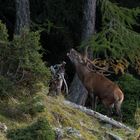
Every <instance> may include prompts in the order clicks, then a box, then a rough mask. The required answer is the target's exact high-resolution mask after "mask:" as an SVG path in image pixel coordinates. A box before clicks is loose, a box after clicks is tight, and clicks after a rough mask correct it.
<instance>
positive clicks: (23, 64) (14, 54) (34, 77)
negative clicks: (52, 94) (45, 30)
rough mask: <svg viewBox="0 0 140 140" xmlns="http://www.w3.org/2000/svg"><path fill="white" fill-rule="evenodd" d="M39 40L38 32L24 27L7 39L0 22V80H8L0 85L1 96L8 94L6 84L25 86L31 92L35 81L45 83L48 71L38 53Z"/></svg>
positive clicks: (47, 78) (48, 75)
mask: <svg viewBox="0 0 140 140" xmlns="http://www.w3.org/2000/svg"><path fill="white" fill-rule="evenodd" d="M39 41H40V36H39V32H29V31H28V30H25V29H24V30H23V31H22V34H21V35H17V36H14V38H13V40H12V41H9V40H8V34H7V29H6V27H5V25H4V24H2V23H1V22H0V82H1V83H4V82H5V81H9V82H7V83H9V84H5V86H1V87H0V89H1V91H4V93H3V92H1V93H0V94H1V95H2V96H4V95H5V96H7V95H9V94H8V91H7V90H6V89H9V88H10V87H9V88H8V87H7V86H8V85H9V86H13V87H15V88H12V87H11V88H12V89H17V88H18V86H20V89H21V87H25V88H28V90H29V92H31V90H32V91H33V90H34V89H33V88H34V85H36V84H37V83H39V82H42V83H47V81H48V80H49V77H50V72H49V69H48V68H47V67H46V66H45V63H44V62H43V61H42V54H41V53H39V51H41V49H42V48H41V45H40V42H39ZM2 85H4V84H2ZM5 93H7V94H5ZM10 93H11V92H10ZM1 95H0V96H1ZM10 95H11V94H10Z"/></svg>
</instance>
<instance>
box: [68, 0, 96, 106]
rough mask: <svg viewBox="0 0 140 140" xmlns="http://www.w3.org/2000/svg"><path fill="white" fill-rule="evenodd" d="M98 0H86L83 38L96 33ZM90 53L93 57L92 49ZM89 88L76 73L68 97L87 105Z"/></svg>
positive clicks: (77, 102)
mask: <svg viewBox="0 0 140 140" xmlns="http://www.w3.org/2000/svg"><path fill="white" fill-rule="evenodd" d="M95 14H96V0H85V3H84V14H83V32H82V40H86V39H88V38H89V37H91V36H92V35H93V34H94V31H95ZM88 55H89V56H90V58H92V51H91V50H90V49H89V50H88ZM87 95H88V94H87V90H86V89H85V87H84V86H83V84H82V83H81V81H80V80H79V78H78V76H77V74H75V76H74V79H73V81H72V84H71V86H70V90H69V97H68V99H69V100H70V101H72V102H74V103H76V104H79V105H85V102H86V99H87Z"/></svg>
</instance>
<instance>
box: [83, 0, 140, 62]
mask: <svg viewBox="0 0 140 140" xmlns="http://www.w3.org/2000/svg"><path fill="white" fill-rule="evenodd" d="M97 5H98V12H99V13H97V15H98V16H99V15H101V17H100V18H101V21H100V22H101V28H100V29H99V32H98V33H97V34H96V35H94V36H93V37H91V38H90V39H89V40H88V41H87V42H86V44H88V45H89V46H91V47H92V48H93V54H94V57H102V58H106V59H108V58H112V59H126V60H127V61H128V62H130V63H131V64H135V62H136V60H137V59H139V58H140V34H139V33H137V32H136V31H135V30H134V27H136V26H139V24H138V23H137V22H138V20H137V18H138V16H139V14H140V9H139V8H136V9H128V8H124V7H119V6H118V5H117V4H115V3H112V2H110V1H109V0H98V3H97ZM84 45H85V44H84Z"/></svg>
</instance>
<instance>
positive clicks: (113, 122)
mask: <svg viewBox="0 0 140 140" xmlns="http://www.w3.org/2000/svg"><path fill="white" fill-rule="evenodd" d="M64 104H65V105H68V106H71V107H72V108H75V109H78V110H80V111H82V112H84V113H86V114H87V115H90V116H93V117H95V118H97V119H99V120H100V121H102V122H106V123H109V124H111V125H112V126H115V127H117V128H123V129H125V130H127V131H130V132H132V133H134V130H133V129H132V128H130V127H128V126H126V125H124V124H123V123H121V122H118V121H116V120H114V119H112V118H109V117H107V116H105V115H103V114H101V113H98V112H96V111H93V110H91V109H87V108H86V107H83V106H80V105H77V104H74V103H72V102H69V101H64Z"/></svg>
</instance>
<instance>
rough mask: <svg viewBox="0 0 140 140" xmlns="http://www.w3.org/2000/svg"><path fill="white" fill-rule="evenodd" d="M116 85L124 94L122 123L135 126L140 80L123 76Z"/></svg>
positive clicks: (139, 98)
mask: <svg viewBox="0 0 140 140" xmlns="http://www.w3.org/2000/svg"><path fill="white" fill-rule="evenodd" d="M118 84H119V85H120V87H121V88H122V90H123V92H124V102H123V105H122V111H123V116H124V117H123V118H124V121H125V122H127V123H129V124H131V125H136V122H135V119H134V118H135V112H136V109H137V108H139V107H140V104H139V100H140V94H139V93H140V80H138V79H136V78H135V77H133V75H131V74H125V75H123V76H122V77H120V78H119V80H118Z"/></svg>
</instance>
